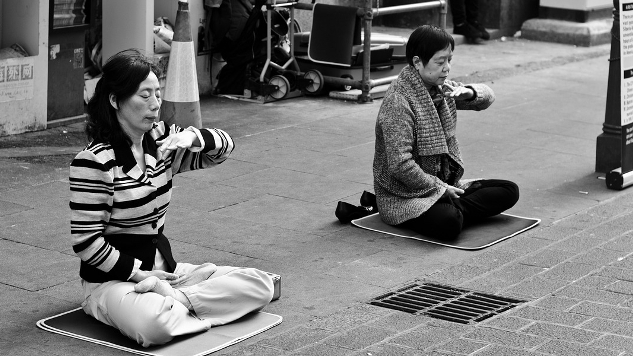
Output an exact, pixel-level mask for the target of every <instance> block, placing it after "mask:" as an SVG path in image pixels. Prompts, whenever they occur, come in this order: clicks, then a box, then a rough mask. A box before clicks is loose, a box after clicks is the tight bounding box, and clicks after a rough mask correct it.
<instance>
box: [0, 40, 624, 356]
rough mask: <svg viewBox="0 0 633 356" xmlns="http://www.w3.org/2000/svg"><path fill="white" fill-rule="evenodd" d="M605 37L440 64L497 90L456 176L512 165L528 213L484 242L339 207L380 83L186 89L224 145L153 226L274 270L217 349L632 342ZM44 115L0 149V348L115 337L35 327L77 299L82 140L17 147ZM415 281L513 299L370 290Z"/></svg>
mask: <svg viewBox="0 0 633 356" xmlns="http://www.w3.org/2000/svg"><path fill="white" fill-rule="evenodd" d="M608 52H609V46H608V45H607V46H598V47H594V48H579V47H572V46H567V45H561V44H551V43H541V42H531V41H524V40H511V41H505V42H501V41H494V42H489V43H487V44H486V45H482V46H466V45H460V46H458V47H457V48H456V51H455V58H454V65H453V71H452V73H453V75H452V77H453V78H457V79H459V80H462V81H464V82H469V81H473V82H474V81H483V82H485V83H487V84H489V85H490V86H491V87H492V89H493V90H494V91H495V93H496V96H497V99H496V102H495V103H494V104H493V105H492V106H491V107H490V108H489V109H488V110H486V111H483V112H460V114H459V115H460V122H459V125H458V137H459V139H460V142H461V146H462V152H463V154H464V159H465V161H466V175H467V177H489V178H495V177H497V178H505V179H510V180H513V181H515V182H517V183H518V184H519V186H520V187H521V200H520V201H519V203H518V204H517V205H516V206H515V207H514V208H512V209H511V210H510V211H509V212H510V213H513V214H516V215H523V216H530V217H537V218H540V219H542V223H541V225H540V226H538V227H537V228H535V229H533V230H531V231H529V232H527V233H524V234H521V235H519V236H517V237H514V238H512V239H510V240H507V241H504V242H502V243H500V244H498V245H494V246H492V247H490V248H487V249H484V250H481V251H461V250H456V249H450V248H443V247H439V246H434V245H430V244H425V243H420V242H417V241H413V240H408V239H400V238H393V237H389V236H385V235H382V234H379V233H374V232H370V231H366V230H361V229H358V228H354V227H351V226H349V225H342V224H340V223H338V221H336V219H335V217H334V208H335V206H336V202H337V201H338V200H344V201H348V202H352V203H357V202H358V198H359V197H360V195H361V193H362V191H363V190H373V186H372V173H371V162H372V158H373V135H374V122H375V118H376V113H377V111H378V108H379V105H380V100H377V101H375V102H374V103H371V104H357V103H354V102H344V101H338V100H333V99H329V98H327V97H319V98H297V99H291V100H286V101H280V102H276V103H271V104H265V105H260V104H253V103H245V102H240V101H232V100H229V99H220V98H204V99H203V100H201V109H202V114H203V125H204V126H216V127H219V128H222V129H225V130H226V131H227V132H229V133H230V134H231V135H232V136H233V137H234V138H235V141H236V150H235V152H234V154H233V155H232V156H231V158H230V159H229V160H228V161H227V162H225V163H224V164H222V165H221V166H219V167H217V168H215V169H211V170H207V171H199V172H191V173H188V174H183V175H180V176H178V177H177V178H175V180H174V199H173V202H172V206H171V207H170V212H169V216H168V220H167V227H166V231H165V232H166V234H167V235H168V236H169V237H170V239H171V241H172V245H173V248H174V254H175V257H176V259H179V260H187V261H191V262H194V263H200V262H205V261H212V262H215V263H217V264H229V265H244V266H252V267H257V268H260V269H264V270H268V271H270V272H275V273H278V274H280V275H282V278H283V283H282V285H283V286H282V298H281V299H280V300H279V301H276V302H274V303H272V304H271V305H270V306H268V307H267V308H266V309H265V311H268V312H271V313H276V314H280V315H282V316H283V317H284V322H283V323H282V324H281V325H279V326H277V327H275V328H273V329H271V330H270V331H267V332H266V333H264V334H261V335H259V336H256V337H254V338H252V339H249V340H247V341H244V342H242V343H240V344H237V345H235V346H232V347H229V348H227V349H225V350H222V351H220V352H218V353H217V354H219V355H354V356H359V355H624V354H625V353H627V352H628V353H629V354H633V309H631V305H630V303H631V302H632V301H633V277H631V276H633V273H631V269H632V268H633V263H631V261H633V259H632V257H629V255H630V254H631V252H633V245H632V243H631V236H630V232H631V231H633V219H632V218H631V215H632V214H633V200H632V199H631V198H632V196H631V194H633V190H631V191H629V190H625V191H622V192H616V191H610V190H607V189H606V187H605V183H604V180H601V179H599V178H600V177H601V176H602V175H601V174H597V173H594V172H593V170H594V165H595V140H596V137H597V136H598V135H599V134H600V133H601V128H602V123H603V121H604V111H605V102H606V87H607V73H608V61H607V59H608ZM59 130H65V131H68V132H70V133H77V132H78V131H81V125H78V124H76V125H71V126H68V127H64V128H60V129H59ZM54 132H55V133H57V132H58V131H50V132H49V133H46V132H45V133H37V134H26V135H20V137H13V138H11V139H12V140H16V141H20V140H22V142H21V143H20V145H19V147H18V148H10V149H0V164H2V166H3V169H2V170H1V171H0V267H1V268H0V298H1V300H3V302H2V303H3V308H2V309H1V311H0V328H2V331H3V332H2V333H1V334H0V354H7V355H60V356H61V355H124V354H126V353H124V352H120V351H116V350H113V349H109V348H105V347H102V346H97V345H93V344H90V343H87V342H83V341H79V340H75V339H70V338H66V337H63V336H58V335H54V334H51V333H47V332H43V331H41V330H38V329H37V328H36V327H35V322H36V321H37V320H39V319H41V318H44V317H47V316H51V315H54V314H57V313H60V312H63V311H66V310H69V309H71V308H75V307H77V306H78V305H79V303H80V302H81V296H80V295H81V292H80V286H79V279H78V275H77V269H78V266H79V262H78V259H77V257H76V256H75V255H74V254H73V252H72V250H71V248H70V245H69V239H68V219H69V210H68V181H67V179H68V172H67V167H66V166H67V164H68V160H69V159H70V156H72V152H73V151H74V150H76V149H77V146H79V145H77V144H76V143H75V142H74V143H73V144H69V145H66V146H61V147H57V148H51V149H50V151H48V152H47V153H51V152H54V154H53V155H47V156H46V157H43V156H42V155H43V154H44V152H46V151H47V150H46V147H42V145H40V144H39V142H40V141H38V140H35V139H33V142H34V143H37V144H35V145H34V147H29V148H24V147H28V146H29V145H28V141H29V140H30V139H32V137H34V136H35V135H47V134H50V135H52V134H53V133H54ZM2 140H8V139H7V138H0V141H2ZM56 146H59V145H56ZM200 196H208V197H212V199H211V200H210V202H209V199H205V200H204V203H203V202H202V201H200V200H199V199H198V197H200ZM413 281H429V282H435V283H441V284H446V285H451V286H459V287H465V288H472V289H475V290H478V291H482V292H487V293H498V294H500V295H503V296H510V297H515V298H519V299H521V300H525V301H526V302H525V303H524V304H521V305H520V306H519V307H517V308H514V309H511V310H509V311H508V312H506V313H503V314H502V315H500V316H498V317H495V318H492V319H488V320H486V321H484V322H482V323H479V324H476V325H461V324H455V323H449V322H446V321H442V320H438V319H432V318H428V317H424V316H411V315H409V314H406V313H402V312H395V311H391V310H388V309H384V308H379V307H375V306H370V305H368V304H367V302H368V301H369V300H370V299H371V298H373V297H376V296H378V295H381V294H383V293H385V292H386V291H389V290H393V289H394V288H397V287H399V286H403V285H405V284H407V283H410V282H413Z"/></svg>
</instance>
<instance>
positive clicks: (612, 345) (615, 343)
mask: <svg viewBox="0 0 633 356" xmlns="http://www.w3.org/2000/svg"><path fill="white" fill-rule="evenodd" d="M591 346H594V347H599V348H604V349H610V350H618V351H626V352H629V353H631V352H633V338H631V337H626V336H619V335H604V336H603V337H601V338H600V339H598V340H596V341H594V342H592V343H591Z"/></svg>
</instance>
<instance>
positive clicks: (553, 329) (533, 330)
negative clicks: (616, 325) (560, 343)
mask: <svg viewBox="0 0 633 356" xmlns="http://www.w3.org/2000/svg"><path fill="white" fill-rule="evenodd" d="M521 332H522V333H526V334H532V335H538V336H542V337H545V338H549V339H562V340H566V341H573V342H577V343H579V344H586V343H589V342H591V341H593V340H596V339H598V338H599V337H600V336H601V335H602V334H600V333H597V332H593V331H588V330H583V329H577V328H572V327H568V326H563V325H556V324H550V323H541V322H539V323H535V324H532V325H530V326H528V327H527V328H525V329H523V330H521Z"/></svg>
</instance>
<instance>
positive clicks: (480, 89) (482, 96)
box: [448, 81, 495, 111]
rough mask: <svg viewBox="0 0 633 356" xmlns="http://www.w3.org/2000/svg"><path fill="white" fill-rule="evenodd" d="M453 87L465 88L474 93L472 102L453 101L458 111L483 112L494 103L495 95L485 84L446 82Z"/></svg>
mask: <svg viewBox="0 0 633 356" xmlns="http://www.w3.org/2000/svg"><path fill="white" fill-rule="evenodd" d="M448 82H449V84H451V85H453V86H466V87H469V88H470V89H472V90H473V91H474V92H475V98H474V99H472V100H455V106H456V107H457V109H458V110H476V111H479V110H485V109H487V108H488V107H489V106H490V105H492V103H494V101H495V93H494V92H493V91H492V89H491V88H490V87H489V86H487V85H486V84H467V85H464V84H462V83H459V82H454V81H448Z"/></svg>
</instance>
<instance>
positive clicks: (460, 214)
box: [401, 179, 519, 240]
mask: <svg viewBox="0 0 633 356" xmlns="http://www.w3.org/2000/svg"><path fill="white" fill-rule="evenodd" d="M518 200H519V187H518V186H517V185H516V184H515V183H513V182H510V181H507V180H501V179H487V180H480V181H476V182H474V183H473V184H472V185H471V186H470V187H469V188H468V189H466V190H465V191H464V194H462V195H461V196H460V197H459V198H449V197H442V198H441V199H440V200H438V201H437V202H436V203H435V204H433V206H431V208H429V210H427V211H426V212H424V213H423V214H422V215H420V216H418V217H417V218H414V219H411V220H409V221H405V222H404V223H403V224H401V226H403V227H406V228H409V229H412V230H414V231H416V232H418V233H420V234H423V235H426V236H431V237H435V238H441V239H446V240H449V239H454V238H456V237H457V236H458V235H459V234H460V233H461V232H462V229H463V228H464V226H468V225H469V224H472V223H474V222H477V221H479V220H482V219H485V218H488V217H491V216H494V215H497V214H500V213H502V212H504V211H506V210H508V209H510V208H511V207H513V206H514V204H516V202H517V201H518Z"/></svg>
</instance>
